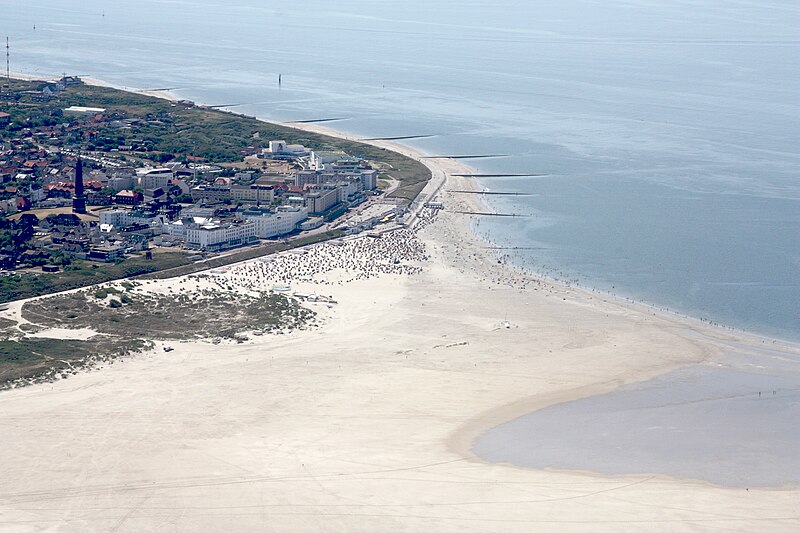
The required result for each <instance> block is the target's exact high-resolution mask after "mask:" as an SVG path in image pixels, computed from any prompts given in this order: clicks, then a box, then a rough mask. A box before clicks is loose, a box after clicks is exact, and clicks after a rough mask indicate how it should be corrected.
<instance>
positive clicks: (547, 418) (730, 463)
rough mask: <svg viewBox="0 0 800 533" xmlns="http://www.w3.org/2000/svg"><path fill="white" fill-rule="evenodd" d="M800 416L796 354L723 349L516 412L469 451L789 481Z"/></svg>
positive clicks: (501, 458)
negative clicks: (715, 356) (718, 356)
mask: <svg viewBox="0 0 800 533" xmlns="http://www.w3.org/2000/svg"><path fill="white" fill-rule="evenodd" d="M798 419H800V356H797V355H790V354H786V353H783V352H778V351H775V352H769V351H765V352H764V353H762V354H753V353H729V354H728V355H726V356H725V357H724V358H723V359H722V360H720V361H718V362H714V363H709V364H705V365H698V366H692V367H688V368H684V369H680V370H676V371H673V372H670V373H668V374H665V375H662V376H659V377H657V378H654V379H651V380H649V381H645V382H643V383H636V384H631V385H626V386H623V387H620V388H619V389H618V390H615V391H613V392H611V393H608V394H602V395H599V396H592V397H588V398H584V399H580V400H576V401H572V402H567V403H563V404H559V405H554V406H551V407H547V408H545V409H542V410H540V411H536V412H534V413H531V414H529V415H525V416H522V417H520V418H517V419H515V420H512V421H510V422H508V423H505V424H502V425H500V426H498V427H496V428H494V429H491V430H489V431H487V432H486V433H484V434H483V435H481V436H479V437H478V438H477V439H476V440H475V441H474V443H473V452H474V453H475V454H476V455H478V456H479V457H481V458H482V459H485V460H487V461H491V462H500V463H511V464H514V465H517V466H523V467H530V468H553V469H565V470H585V471H592V472H599V473H603V474H612V475H617V474H642V473H652V474H664V475H668V476H671V477H676V478H690V479H700V480H705V481H708V482H711V483H714V484H718V485H724V486H734V487H775V486H783V485H787V484H794V485H796V484H798V483H800V454H798V453H797V451H798V449H800V426H798V425H797V424H796V423H795V421H797V420H798Z"/></svg>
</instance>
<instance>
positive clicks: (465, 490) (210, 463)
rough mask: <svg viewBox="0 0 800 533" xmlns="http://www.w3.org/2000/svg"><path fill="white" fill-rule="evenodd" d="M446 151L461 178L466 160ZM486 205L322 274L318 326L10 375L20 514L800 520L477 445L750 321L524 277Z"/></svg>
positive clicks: (713, 492)
mask: <svg viewBox="0 0 800 533" xmlns="http://www.w3.org/2000/svg"><path fill="white" fill-rule="evenodd" d="M309 129H311V128H309ZM314 129H316V130H320V129H321V128H314ZM380 144H384V145H387V144H390V143H380ZM403 151H404V152H406V153H410V152H411V150H409V149H408V148H403ZM428 163H429V164H431V165H436V169H435V174H436V175H437V176H439V177H440V176H442V174H443V172H444V170H445V169H448V170H452V169H454V168H457V165H456V164H455V163H453V162H445V161H428ZM461 181H464V180H461ZM438 185H440V183H438V182H434V184H433V185H431V187H432V188H436V187H438ZM464 186H470V184H469V183H458V184H453V185H452V187H453V188H462V187H464ZM448 187H449V186H448ZM462 196H466V195H462ZM444 201H445V203H446V204H447V205H448V206H450V205H453V202H456V201H461V200H458V199H454V198H449V197H445V198H444ZM465 222H466V220H465V218H464V216H463V215H455V214H449V213H443V214H441V215H440V220H439V221H438V222H436V223H435V224H433V225H431V226H429V227H427V228H426V229H425V230H423V232H422V237H423V239H424V241H425V243H426V246H427V252H428V253H429V254H430V255H431V256H432V257H431V260H430V261H429V262H427V263H425V264H424V268H423V272H422V273H421V274H417V275H412V276H408V275H395V274H389V275H383V276H380V277H372V278H369V279H359V280H355V281H348V282H347V283H344V284H341V285H340V284H338V281H342V280H343V279H345V278H346V276H343V275H342V273H341V272H338V273H336V272H333V273H331V274H329V276H330V277H329V278H324V277H321V278H319V279H321V280H327V281H331V282H332V283H331V284H329V285H324V287H325V288H326V290H325V291H324V293H325V294H328V293H330V294H331V295H332V296H334V297H335V298H336V299H337V300H338V302H339V303H338V305H336V306H335V307H334V308H332V309H328V311H329V313H328V315H326V318H325V320H324V321H323V324H322V325H321V326H320V327H319V328H317V329H313V330H310V331H299V332H294V333H291V334H289V335H278V336H264V337H259V338H258V339H256V340H255V342H251V343H247V344H221V345H218V346H214V345H211V344H207V343H172V345H173V346H174V348H175V350H174V351H173V352H170V353H163V352H161V351H158V352H153V353H151V354H147V355H144V356H140V357H135V358H131V359H129V360H126V361H122V362H117V363H114V364H113V365H110V366H109V367H107V368H104V369H103V370H101V371H96V372H90V373H84V374H80V375H78V376H74V377H70V378H69V379H67V380H64V381H58V382H55V383H52V384H46V385H36V386H31V387H27V388H24V389H17V390H12V391H7V392H3V393H0V431H1V433H0V434H1V435H2V440H0V442H2V455H0V457H2V460H0V530H13V531H41V530H53V531H101V530H102V531H135V532H140V531H154V530H159V531H162V530H163V531H370V532H371V531H398V530H410V531H463V530H474V531H675V530H693V531H722V530H724V531H793V530H797V529H798V528H800V509H798V505H797V502H798V497H800V490H798V489H796V488H791V489H784V490H747V491H746V490H740V489H725V488H718V487H714V486H711V485H708V484H706V483H702V482H697V481H689V480H676V479H669V478H666V477H663V476H654V475H649V474H642V475H637V476H618V477H609V476H601V475H595V474H591V473H579V472H550V471H536V470H526V469H521V468H515V467H510V466H504V465H489V464H485V463H483V462H481V461H480V460H478V459H476V458H475V457H474V456H473V455H472V454H471V453H470V452H469V448H470V442H471V441H472V439H473V438H474V437H475V436H476V435H477V434H479V433H480V432H481V431H483V430H485V429H487V428H489V427H492V426H493V425H495V424H497V423H500V422H503V421H506V420H508V419H510V418H513V417H515V416H517V415H519V414H523V413H527V412H529V411H531V410H533V409H536V408H539V407H543V406H546V405H551V404H554V403H557V402H561V401H567V400H570V399H575V398H579V397H584V396H588V395H592V394H596V393H600V392H605V391H609V390H612V389H613V388H615V387H617V386H619V385H620V384H623V383H630V382H634V381H640V380H644V379H647V378H649V377H652V376H654V375H657V374H660V373H663V372H666V371H669V370H671V369H674V368H677V367H680V366H682V365H688V364H692V363H696V362H699V361H705V360H709V359H711V358H714V357H716V356H717V355H718V354H719V349H720V348H719V346H718V345H717V343H716V342H715V339H731V338H733V336H732V335H731V334H730V333H729V332H725V331H724V330H717V329H711V328H708V327H705V326H703V325H700V324H699V323H696V322H693V321H685V320H681V319H678V318H675V317H671V316H662V315H660V314H654V312H653V311H651V310H649V309H647V308H645V307H643V306H637V305H632V304H626V303H624V302H617V301H613V300H612V299H611V298H608V297H604V296H598V295H596V294H591V293H587V292H583V291H580V290H576V289H572V288H567V287H563V286H559V285H555V284H551V283H542V282H537V281H535V280H527V279H524V278H522V277H521V276H518V275H516V274H513V273H511V272H508V271H506V270H504V269H501V268H500V267H499V266H498V265H497V264H496V262H494V260H493V259H492V258H491V257H489V256H487V253H486V251H485V250H484V249H483V248H482V247H483V246H484V245H483V243H481V242H479V241H477V240H476V239H474V237H472V236H471V234H470V233H469V231H468V229H467V227H466V224H465ZM233 270H235V269H233ZM217 275H224V276H228V278H229V279H230V280H234V281H235V280H236V279H240V280H241V281H242V282H244V278H243V277H241V276H240V277H239V278H237V274H236V273H235V272H232V271H228V272H227V273H225V274H221V273H220V274H217ZM337 276H338V277H337ZM498 281H499V282H498ZM180 283H181V282H180V281H176V282H174V283H172V285H171V286H172V287H173V288H179V287H180ZM192 283H195V282H192ZM156 285H158V286H159V287H161V289H160V290H164V288H165V287H168V286H170V285H169V284H164V283H163V282H160V283H159V284H154V289H155V287H156ZM312 286H315V284H313V283H312V284H310V285H307V286H304V289H308V288H309V287H312ZM293 289H297V288H296V287H294V286H293ZM606 299H608V300H609V301H605V300H606ZM505 317H508V320H509V322H510V323H511V324H512V327H510V328H505V327H501V323H502V321H503V320H504V318H505ZM697 332H700V333H702V335H697ZM743 342H748V343H759V342H760V341H759V340H758V339H744V340H743ZM786 348H787V349H796V348H794V347H786ZM610 430H613V428H610Z"/></svg>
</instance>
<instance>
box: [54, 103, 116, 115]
mask: <svg viewBox="0 0 800 533" xmlns="http://www.w3.org/2000/svg"><path fill="white" fill-rule="evenodd" d="M105 112H106V110H105V108H103V107H83V106H79V105H73V106H69V107H68V108H66V109H65V110H64V113H66V114H68V115H100V114H102V113H105Z"/></svg>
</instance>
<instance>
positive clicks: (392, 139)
mask: <svg viewBox="0 0 800 533" xmlns="http://www.w3.org/2000/svg"><path fill="white" fill-rule="evenodd" d="M431 137H436V135H435V134H430V135H400V136H398V137H367V138H366V139H359V141H405V140H409V139H430V138H431Z"/></svg>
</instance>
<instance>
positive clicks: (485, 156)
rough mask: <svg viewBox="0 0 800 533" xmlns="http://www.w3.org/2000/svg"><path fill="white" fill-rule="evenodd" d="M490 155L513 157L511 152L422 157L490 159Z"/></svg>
mask: <svg viewBox="0 0 800 533" xmlns="http://www.w3.org/2000/svg"><path fill="white" fill-rule="evenodd" d="M490 157H511V155H509V154H477V155H426V156H423V157H421V158H420V159H488V158H490Z"/></svg>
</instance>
